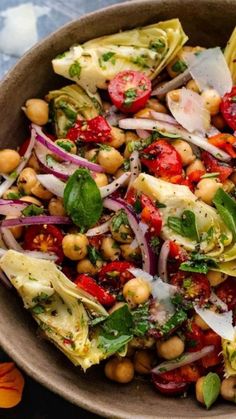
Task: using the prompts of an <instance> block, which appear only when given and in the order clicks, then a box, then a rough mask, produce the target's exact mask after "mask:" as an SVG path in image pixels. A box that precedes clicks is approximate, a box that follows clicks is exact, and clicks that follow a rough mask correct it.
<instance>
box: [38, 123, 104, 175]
mask: <svg viewBox="0 0 236 419" xmlns="http://www.w3.org/2000/svg"><path fill="white" fill-rule="evenodd" d="M32 129H34V130H35V132H36V141H37V142H39V143H40V144H42V145H43V146H44V147H46V148H47V149H48V150H49V151H51V153H53V154H55V155H57V156H58V157H60V158H61V159H63V160H64V161H69V162H71V163H73V164H74V165H76V166H81V167H87V169H89V170H92V171H93V172H100V173H101V172H104V169H103V167H102V166H99V164H96V163H92V162H90V161H88V160H86V159H84V158H82V157H80V156H77V155H75V154H71V153H68V152H67V151H65V150H64V149H63V148H61V147H59V146H58V145H56V144H55V143H54V142H53V141H52V140H50V138H48V137H47V136H46V135H45V134H44V133H43V131H42V128H41V127H39V126H38V125H35V124H32Z"/></svg>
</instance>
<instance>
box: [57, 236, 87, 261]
mask: <svg viewBox="0 0 236 419" xmlns="http://www.w3.org/2000/svg"><path fill="white" fill-rule="evenodd" d="M88 245H89V241H88V239H87V237H86V236H85V234H81V233H78V234H67V235H66V236H65V237H64V238H63V240H62V248H63V252H64V255H65V256H66V257H68V258H69V259H71V260H81V259H84V258H85V256H87V253H88Z"/></svg>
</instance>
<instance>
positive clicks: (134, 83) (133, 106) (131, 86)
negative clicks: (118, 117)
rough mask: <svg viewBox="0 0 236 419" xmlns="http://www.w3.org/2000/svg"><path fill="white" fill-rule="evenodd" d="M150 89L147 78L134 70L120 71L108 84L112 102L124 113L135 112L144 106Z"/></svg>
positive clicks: (149, 82)
mask: <svg viewBox="0 0 236 419" xmlns="http://www.w3.org/2000/svg"><path fill="white" fill-rule="evenodd" d="M151 89H152V85H151V81H150V80H149V78H148V77H147V76H145V74H144V73H141V72H140V71H134V70H125V71H121V72H120V73H118V74H117V75H116V76H115V77H114V79H113V80H111V81H110V83H109V86H108V92H109V95H110V98H111V101H112V103H113V104H114V105H115V106H116V107H117V108H118V109H120V110H121V111H122V112H124V113H135V112H137V111H138V110H139V109H142V108H144V106H145V104H146V103H147V101H148V99H149V96H150V94H151Z"/></svg>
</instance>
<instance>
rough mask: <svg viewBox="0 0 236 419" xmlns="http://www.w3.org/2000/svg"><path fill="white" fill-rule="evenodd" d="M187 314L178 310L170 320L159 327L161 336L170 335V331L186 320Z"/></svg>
mask: <svg viewBox="0 0 236 419" xmlns="http://www.w3.org/2000/svg"><path fill="white" fill-rule="evenodd" d="M187 318H188V316H187V313H186V312H185V311H184V310H182V309H180V310H177V311H176V312H175V314H173V316H171V318H170V319H169V320H168V321H167V322H166V323H165V324H164V325H163V326H162V327H161V332H162V333H163V335H166V334H167V333H170V332H171V330H173V329H175V328H176V327H177V326H180V325H181V324H182V323H183V322H184V321H185V320H187Z"/></svg>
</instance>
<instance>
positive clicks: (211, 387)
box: [202, 372, 221, 409]
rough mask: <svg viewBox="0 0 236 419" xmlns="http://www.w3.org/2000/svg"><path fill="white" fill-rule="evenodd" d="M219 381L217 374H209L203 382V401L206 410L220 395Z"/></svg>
mask: <svg viewBox="0 0 236 419" xmlns="http://www.w3.org/2000/svg"><path fill="white" fill-rule="evenodd" d="M220 385H221V381H220V378H219V376H218V374H216V373H214V372H209V374H207V376H206V377H205V378H204V381H203V387H202V391H203V399H204V402H205V404H206V407H207V409H209V408H210V407H211V405H212V404H213V403H214V402H215V401H216V399H217V397H218V396H219V394H220Z"/></svg>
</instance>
